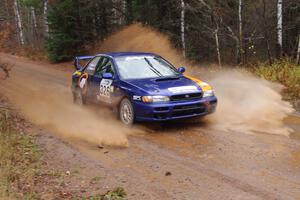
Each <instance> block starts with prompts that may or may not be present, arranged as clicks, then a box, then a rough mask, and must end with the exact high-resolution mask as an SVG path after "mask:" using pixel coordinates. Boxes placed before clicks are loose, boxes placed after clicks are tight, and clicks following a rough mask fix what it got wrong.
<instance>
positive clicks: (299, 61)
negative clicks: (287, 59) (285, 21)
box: [297, 34, 300, 65]
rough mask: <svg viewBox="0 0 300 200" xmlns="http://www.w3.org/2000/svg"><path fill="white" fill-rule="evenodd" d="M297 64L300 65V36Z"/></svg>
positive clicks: (299, 37) (299, 39)
mask: <svg viewBox="0 0 300 200" xmlns="http://www.w3.org/2000/svg"><path fill="white" fill-rule="evenodd" d="M297 64H298V65H299V64H300V34H299V36H298V50H297Z"/></svg>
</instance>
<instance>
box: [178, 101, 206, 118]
mask: <svg viewBox="0 0 300 200" xmlns="http://www.w3.org/2000/svg"><path fill="white" fill-rule="evenodd" d="M204 112H206V107H205V105H203V104H202V103H199V104H193V105H185V106H175V107H174V109H173V113H172V115H173V116H174V117H179V116H185V115H193V114H201V113H204Z"/></svg>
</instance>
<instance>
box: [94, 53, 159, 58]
mask: <svg viewBox="0 0 300 200" xmlns="http://www.w3.org/2000/svg"><path fill="white" fill-rule="evenodd" d="M98 55H108V56H111V57H114V58H116V57H121V56H154V55H155V54H153V53H146V52H111V53H102V54H98Z"/></svg>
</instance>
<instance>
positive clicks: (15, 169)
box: [0, 109, 39, 199]
mask: <svg viewBox="0 0 300 200" xmlns="http://www.w3.org/2000/svg"><path fill="white" fill-rule="evenodd" d="M12 121H13V119H12V118H11V116H10V115H9V111H8V110H6V109H2V110H0V177H1V179H0V198H11V199H14V198H18V199H19V198H22V199H33V198H34V197H35V196H36V194H35V193H34V192H33V191H32V190H31V186H32V185H34V181H35V180H34V177H35V174H36V173H37V170H38V165H39V163H38V160H39V150H38V147H37V145H35V139H34V137H33V136H30V135H26V134H20V133H17V131H16V130H15V129H14V128H13V127H14V124H13V123H12Z"/></svg>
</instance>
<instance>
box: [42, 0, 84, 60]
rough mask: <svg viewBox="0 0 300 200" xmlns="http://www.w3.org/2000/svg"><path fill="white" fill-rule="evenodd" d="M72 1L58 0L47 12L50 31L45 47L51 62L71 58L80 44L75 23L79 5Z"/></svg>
mask: <svg viewBox="0 0 300 200" xmlns="http://www.w3.org/2000/svg"><path fill="white" fill-rule="evenodd" d="M74 2H75V1H72V0H62V1H59V2H57V3H56V4H55V5H54V6H53V7H52V8H51V9H50V10H49V12H48V17H47V19H48V23H49V29H50V32H49V36H48V38H47V39H46V45H45V47H46V51H47V54H48V58H49V60H50V61H51V62H59V61H65V60H69V59H71V58H72V57H73V56H74V55H75V54H76V53H77V52H78V48H80V46H81V44H82V40H81V37H80V33H79V32H78V23H77V20H78V17H79V16H78V9H79V7H78V5H76V3H74ZM75 30H77V31H75Z"/></svg>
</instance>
